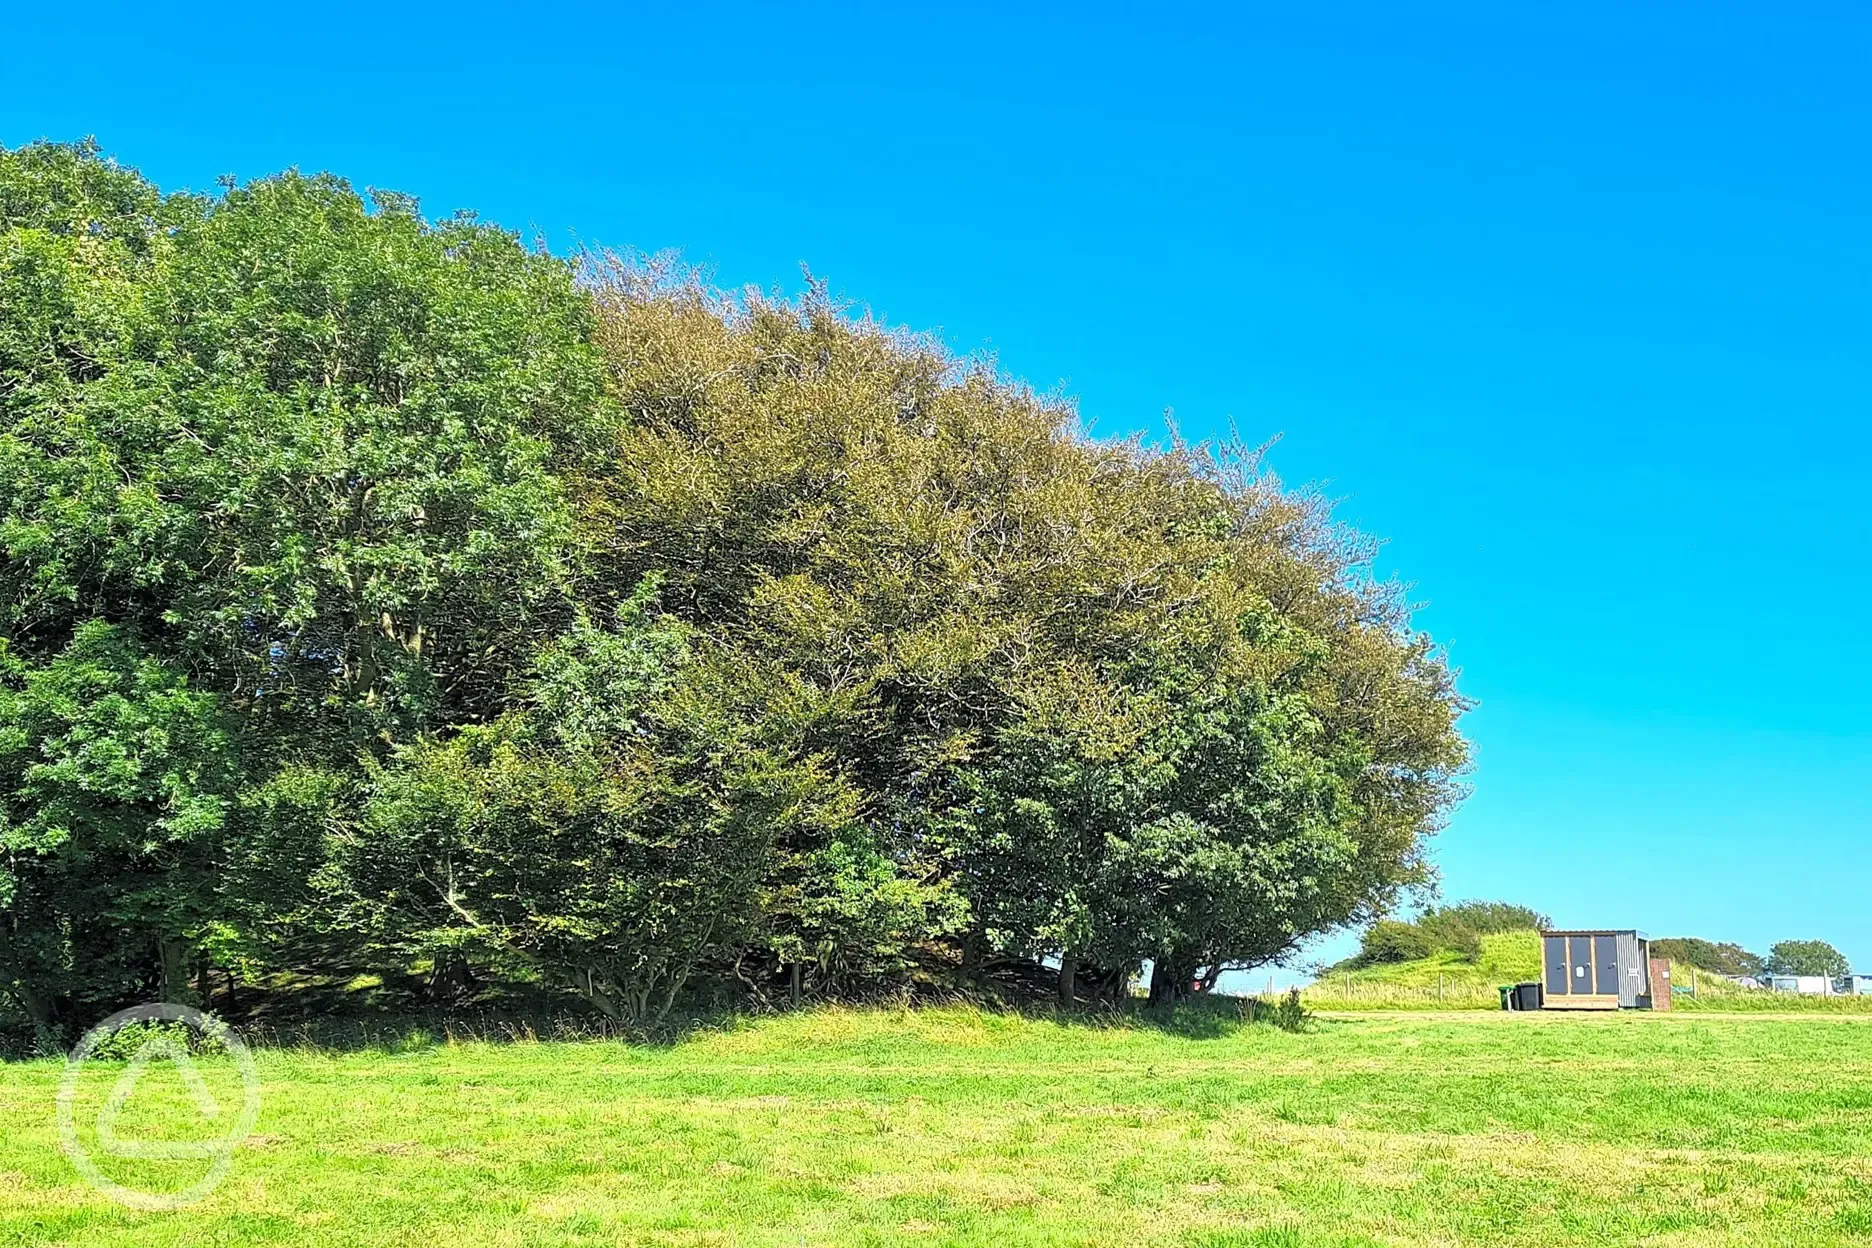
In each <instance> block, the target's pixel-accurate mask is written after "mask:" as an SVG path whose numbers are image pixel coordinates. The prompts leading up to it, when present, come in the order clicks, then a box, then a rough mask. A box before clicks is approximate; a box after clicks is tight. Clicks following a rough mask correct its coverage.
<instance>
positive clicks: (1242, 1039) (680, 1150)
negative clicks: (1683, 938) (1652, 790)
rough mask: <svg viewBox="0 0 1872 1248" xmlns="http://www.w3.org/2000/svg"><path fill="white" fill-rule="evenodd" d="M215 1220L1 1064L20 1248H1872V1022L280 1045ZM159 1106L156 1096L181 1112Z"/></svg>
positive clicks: (813, 1024)
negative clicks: (100, 1179) (84, 1163)
mask: <svg viewBox="0 0 1872 1248" xmlns="http://www.w3.org/2000/svg"><path fill="white" fill-rule="evenodd" d="M259 1065H260V1072H261V1075H262V1079H263V1090H264V1095H265V1108H264V1110H263V1112H262V1114H261V1117H260V1121H259V1125H258V1127H257V1129H256V1135H255V1137H254V1139H253V1140H252V1141H250V1143H249V1144H248V1146H247V1147H245V1148H244V1149H242V1150H241V1152H240V1153H239V1154H238V1155H237V1158H236V1164H235V1166H234V1169H233V1173H232V1175H231V1176H230V1178H229V1179H228V1181H227V1183H226V1184H225V1185H224V1186H223V1187H222V1188H221V1190H220V1191H218V1192H217V1193H216V1194H215V1195H214V1196H212V1197H210V1198H209V1199H208V1200H207V1201H206V1202H205V1203H203V1204H202V1205H200V1206H197V1207H196V1208H194V1209H192V1210H189V1211H186V1212H182V1213H176V1214H145V1213H135V1212H130V1211H127V1210H123V1209H119V1208H117V1207H116V1206H114V1205H111V1204H109V1203H108V1202H106V1201H104V1200H103V1199H102V1198H101V1197H100V1196H98V1195H97V1194H96V1193H94V1192H92V1191H91V1190H90V1189H89V1188H87V1187H85V1186H84V1185H83V1184H82V1183H81V1182H80V1181H79V1180H78V1179H77V1178H76V1176H75V1175H74V1174H73V1173H72V1171H71V1170H70V1168H69V1167H68V1166H67V1164H66V1163H65V1161H64V1159H63V1158H62V1157H61V1156H60V1155H59V1154H58V1152H57V1148H56V1144H55V1141H54V1133H53V1124H52V1112H51V1107H52V1100H53V1093H54V1090H55V1088H56V1085H57V1082H58V1076H59V1072H60V1067H59V1066H58V1064H56V1063H50V1062H36V1063H27V1064H21V1065H13V1066H7V1067H0V1115H4V1121H5V1122H6V1123H7V1124H8V1125H9V1128H10V1130H9V1131H8V1132H7V1133H6V1135H5V1136H4V1137H0V1243H22V1244H71V1245H87V1246H88V1245H103V1246H112V1245H124V1246H127V1245H133V1244H134V1245H138V1246H139V1248H142V1246H145V1245H147V1246H150V1248H164V1246H167V1245H182V1244H228V1245H234V1244H294V1245H300V1244H321V1245H323V1244H341V1245H380V1244H381V1245H390V1244H396V1245H406V1244H422V1245H437V1246H440V1245H453V1244H477V1245H479V1244H489V1245H575V1244H576V1245H599V1244H607V1245H608V1244H687V1245H700V1244H744V1243H745V1244H760V1245H782V1244H787V1245H793V1244H826V1245H846V1244H860V1245H867V1244H868V1245H895V1244H970V1245H995V1246H996V1248H1006V1246H1008V1245H1022V1244H1049V1245H1056V1244H1099V1245H1133V1244H1147V1243H1168V1244H1177V1245H1192V1246H1196V1245H1211V1246H1221V1245H1244V1244H1256V1245H1269V1244H1295V1245H1378V1244H1383V1245H1418V1244H1421V1245H1433V1244H1434V1245H1452V1244H1475V1245H1482V1244H1582V1245H1584V1244H1596V1245H1597V1244H1630V1243H1640V1242H1654V1243H1658V1244H1669V1245H1703V1244H1721V1245H1757V1244H1776V1245H1809V1244H1835V1243H1839V1244H1845V1243H1862V1242H1865V1237H1866V1235H1867V1233H1868V1232H1869V1231H1872V1182H1869V1181H1868V1175H1867V1173H1866V1172H1865V1168H1864V1161H1863V1159H1864V1158H1865V1157H1866V1156H1868V1155H1872V1026H1868V1025H1867V1024H1866V1023H1865V1022H1864V1021H1860V1020H1855V1019H1851V1018H1840V1017H1830V1016H1823V1015H1816V1016H1812V1017H1809V1018H1803V1019H1792V1020H1790V1019H1776V1018H1759V1019H1754V1018H1718V1017H1715V1016H1713V1015H1709V1014H1676V1015H1655V1016H1652V1015H1633V1014H1622V1015H1598V1016H1578V1015H1574V1016H1559V1015H1541V1014H1535V1015H1517V1014H1500V1013H1483V1012H1472V1013H1469V1014H1467V1015H1433V1014H1419V1015H1411V1014H1386V1015H1364V1016H1360V1017H1354V1018H1328V1019H1324V1020H1321V1021H1320V1022H1319V1023H1318V1024H1317V1027H1316V1029H1315V1030H1314V1031H1312V1032H1309V1033H1306V1034H1300V1035H1290V1034H1287V1033H1284V1032H1280V1031H1277V1030H1275V1029H1273V1028H1271V1027H1266V1026H1259V1025H1257V1026H1241V1025H1238V1024H1234V1023H1232V1022H1228V1021H1226V1020H1221V1021H1214V1022H1213V1025H1208V1026H1198V1025H1194V1024H1192V1025H1191V1026H1189V1027H1187V1028H1185V1034H1178V1033H1176V1032H1173V1031H1165V1030H1159V1029H1155V1028H1152V1027H1150V1026H1147V1025H1143V1024H1140V1023H1135V1022H1124V1021H1116V1022H1114V1021H1107V1022H1104V1023H1099V1022H1078V1021H1073V1022H1067V1023H1061V1022H1055V1021H1052V1020H1049V1019H1045V1018H1033V1017H1022V1016H1018V1015H1011V1014H997V1013H992V1012H984V1011H979V1010H974V1009H966V1008H951V1009H930V1010H922V1011H906V1010H870V1011H866V1010H843V1009H825V1010H814V1011H807V1012H803V1013H800V1014H796V1015H790V1016H782V1017H778V1018H771V1019H767V1020H763V1021H760V1022H752V1023H743V1024H737V1025H732V1026H728V1027H725V1028H723V1029H720V1030H716V1031H710V1032H705V1033H700V1034H697V1035H695V1036H693V1037H691V1038H690V1039H688V1040H686V1041H684V1042H682V1043H680V1044H676V1045H672V1046H667V1047H648V1046H630V1045H624V1044H620V1043H615V1042H591V1043H573V1044H528V1043H521V1044H483V1043H469V1044H455V1045H450V1044H433V1045H424V1044H421V1043H416V1044H410V1045H406V1046H401V1047H395V1046H391V1047H386V1048H382V1049H377V1050H372V1051H363V1052H355V1053H331V1052H318V1051H291V1050H287V1051H263V1052H261V1053H260V1054H259ZM168 1095H170V1096H174V1095H175V1094H174V1091H173V1089H171V1090H170V1091H169V1093H168Z"/></svg>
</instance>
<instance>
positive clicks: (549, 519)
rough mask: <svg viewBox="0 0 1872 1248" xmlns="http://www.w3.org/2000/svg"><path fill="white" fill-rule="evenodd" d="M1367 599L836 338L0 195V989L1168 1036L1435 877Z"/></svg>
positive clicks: (781, 306) (1455, 701)
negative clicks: (1108, 1014)
mask: <svg viewBox="0 0 1872 1248" xmlns="http://www.w3.org/2000/svg"><path fill="white" fill-rule="evenodd" d="M1370 554H1371V545H1370V543H1368V542H1366V541H1365V540H1364V539H1362V538H1360V537H1359V536H1358V535H1356V534H1353V533H1350V532H1349V531H1346V530H1345V529H1343V528H1341V527H1340V526H1338V525H1336V524H1335V523H1333V521H1332V519H1331V517H1330V515H1329V514H1328V512H1327V509H1326V508H1325V507H1324V506H1323V505H1321V504H1320V503H1319V501H1318V500H1317V499H1315V498H1312V497H1310V496H1308V495H1305V494H1301V493H1294V492H1290V491H1287V490H1284V489H1283V488H1281V487H1280V485H1279V484H1278V483H1277V482H1276V481H1274V480H1273V479H1272V477H1271V476H1269V475H1267V474H1266V473H1265V472H1263V471H1262V470H1261V468H1260V464H1259V460H1258V457H1257V456H1256V455H1255V454H1254V453H1252V452H1251V451H1248V450H1247V449H1246V448H1243V447H1240V446H1236V445H1228V444H1225V445H1205V446H1189V445H1184V444H1182V443H1175V444H1173V445H1171V446H1168V447H1150V446H1147V445H1145V444H1143V443H1141V442H1139V441H1136V440H1133V441H1128V442H1111V441H1101V440H1097V439H1094V438H1091V437H1088V436H1086V435H1085V434H1084V433H1083V432H1082V431H1081V430H1080V428H1079V426H1078V423H1077V420H1076V417H1075V415H1074V413H1073V411H1072V409H1071V408H1070V406H1069V405H1067V404H1065V403H1063V402H1060V401H1056V400H1053V399H1049V398H1047V397H1044V396H1040V395H1037V394H1035V393H1034V392H1032V391H1031V390H1029V389H1027V388H1025V387H1023V386H1021V385H1018V384H1015V383H1012V382H1009V381H1008V380H1006V379H1004V378H1003V377H1001V376H1000V375H998V374H997V372H996V371H995V370H994V368H993V367H992V366H991V364H990V363H988V362H983V361H968V360H959V359H956V358H954V357H952V356H950V355H949V354H947V353H946V352H945V351H944V350H942V349H941V347H940V346H939V345H938V344H936V343H934V342H931V341H928V340H925V339H921V338H918V337H915V336H912V335H907V334H904V333H902V332H899V331H894V330H891V329H889V328H888V327H885V326H881V325H879V324H877V323H875V322H873V321H872V320H870V319H869V318H867V317H864V316H859V315H854V314H852V313H851V312H850V311H849V310H847V309H845V308H842V307H840V306H838V305H836V304H835V303H834V302H833V301H831V300H830V299H829V298H828V297H827V295H826V294H825V292H824V290H823V288H821V287H818V286H813V287H811V288H810V289H809V290H808V291H807V293H806V294H805V295H804V296H802V297H801V298H799V299H792V300H789V299H783V298H780V297H778V296H771V295H765V294H761V293H757V292H740V293H728V292H721V291H717V290H714V289H712V288H710V287H708V286H707V285H706V284H704V283H703V282H701V281H700V280H699V279H697V278H696V277H695V276H694V275H693V274H690V273H687V272H686V271H683V270H681V269H679V268H677V267H675V266H673V265H669V264H657V263H647V262H641V261H634V260H627V259H618V258H615V257H606V256H597V255H588V256H583V257H579V258H576V259H574V260H571V261H568V260H563V259H560V258H556V257H554V256H551V255H549V254H546V253H544V252H543V251H539V250H535V249H530V248H528V247H526V246H524V245H523V244H522V242H521V241H520V240H519V239H518V238H517V237H515V236H514V235H512V234H510V233H508V232H506V231H503V230H500V229H498V228H495V227H493V226H490V225H487V224H484V223H481V222H479V221H477V220H475V219H474V218H473V217H471V216H467V215H458V216H456V217H453V218H450V219H447V220H444V221H440V222H431V221H429V220H426V219H425V218H424V217H423V216H422V215H421V214H420V212H419V211H418V207H417V205H416V204H415V203H414V202H413V201H411V200H409V199H408V198H406V197H403V196H399V195H395V194H390V193H386V192H373V193H372V195H371V196H369V197H365V196H360V195H359V194H357V193H356V192H355V191H353V190H352V188H351V187H350V186H349V185H347V184H346V183H345V182H343V181H342V180H341V179H338V178H335V177H332V176H330V175H319V176H305V175H301V174H299V173H286V174H281V175H278V176H276V177H271V178H266V179H262V180H259V181H256V182H252V183H249V184H247V185H244V186H239V185H233V184H229V185H227V186H224V187H223V188H222V189H221V190H220V191H219V193H217V194H214V195H211V196H203V195H180V194H170V195H164V194H162V193H160V192H159V191H158V190H157V188H155V187H153V186H151V185H150V184H149V183H148V182H147V181H145V180H144V179H142V178H141V177H140V176H138V175H137V174H136V173H134V172H133V171H131V170H128V169H125V168H123V167H120V166H118V165H116V164H115V163H113V162H111V161H109V160H107V159H104V158H103V157H102V156H101V155H100V154H99V152H98V150H97V149H96V147H95V146H94V145H90V144H79V145H56V144H37V145H33V146H29V147H26V148H21V149H18V150H15V151H0V924H3V927H0V988H4V989H5V993H6V995H7V996H8V997H9V998H10V999H11V1002H12V1003H13V1006H14V1007H15V1008H17V1009H18V1010H19V1011H20V1012H21V1013H22V1015H23V1016H24V1017H26V1018H28V1019H30V1020H31V1022H32V1023H33V1024H34V1025H35V1026H37V1027H38V1028H39V1029H40V1030H41V1031H42V1032H45V1031H48V1030H50V1031H58V1030H60V1029H69V1028H71V1027H73V1026H76V1025H79V1024H81V1023H83V1022H85V1021H87V1020H89V1019H91V1018H93V1017H95V1016H96V1015H98V1014H100V1013H102V1012H105V1011H107V1010H108V1009H109V1008H112V1007H114V1006H115V1005H117V1004H119V1003H122V1002H124V1001H127V1000H131V999H135V998H136V997H138V996H139V995H149V994H154V993H162V994H164V995H168V996H171V997H174V996H177V995H185V994H187V993H190V992H199V991H201V990H202V987H203V986H204V985H205V984H206V983H207V982H208V981H207V978H206V976H207V973H208V970H209V968H210V967H215V968H219V969H221V970H223V971H225V972H227V973H228V974H229V975H230V976H236V977H239V978H242V979H246V980H253V981H257V980H259V979H260V978H262V977H264V976H267V975H269V974H271V973H273V972H279V971H296V972H307V971H313V970H320V969H338V968H342V969H346V970H369V969H375V970H377V971H379V972H381V973H384V974H395V975H404V976H411V977H416V976H420V977H423V979H422V982H423V983H424V984H425V987H424V989H423V991H427V992H432V993H440V994H447V993H460V992H471V991H478V990H483V989H486V988H488V987H489V986H490V985H493V986H498V985H501V984H514V983H524V984H533V985H536V986H540V987H542V988H548V989H551V990H554V991H567V992H572V993H576V994H577V995H578V996H580V997H581V998H583V999H584V1000H585V1001H587V1002H589V1003H590V1005H591V1006H592V1007H593V1008H595V1009H598V1010H601V1011H603V1012H605V1013H607V1014H611V1015H614V1016H616V1017H620V1018H628V1019H639V1020H640V1019H645V1018H651V1017H655V1016H658V1015H660V1014H661V1013H662V1012H664V1011H666V1010H668V1009H669V1008H671V1005H672V1003H673V1002H674V1001H675V1000H677V999H678V998H679V997H680V996H681V994H683V993H684V992H686V991H694V990H697V988H698V986H699V985H716V986H719V987H720V988H722V989H723V990H732V991H735V992H740V993H744V994H746V995H748V996H751V997H753V998H754V999H756V1000H761V999H765V998H767V997H768V996H769V995H770V994H772V993H775V992H777V991H782V990H798V988H799V987H800V986H801V985H804V987H805V988H806V989H807V990H810V991H815V992H825V993H843V992H854V991H865V990H868V989H871V988H874V987H878V986H885V985H892V984H905V983H915V982H929V981H942V982H955V981H958V980H968V979H971V978H979V977H982V976H992V975H994V974H996V973H997V971H998V970H1004V969H1006V968H1010V967H1021V966H1025V967H1028V968H1034V969H1037V968H1038V967H1039V966H1040V965H1041V962H1042V960H1056V961H1057V962H1058V963H1059V964H1060V965H1062V966H1063V968H1064V973H1063V975H1062V977H1061V987H1062V990H1063V991H1064V992H1065V993H1066V994H1068V995H1071V994H1073V993H1076V992H1079V991H1082V990H1083V991H1106V990H1112V989H1113V987H1114V986H1119V985H1122V984H1123V983H1125V982H1127V981H1128V978H1129V976H1130V975H1131V974H1133V973H1134V972H1135V971H1136V969H1137V967H1138V966H1139V965H1141V964H1142V963H1143V962H1144V961H1146V960H1148V961H1151V962H1153V963H1154V964H1155V965H1156V966H1157V968H1158V973H1157V982H1156V983H1155V984H1154V990H1155V992H1156V994H1157V995H1159V996H1174V995H1177V994H1179V993H1181V992H1184V991H1188V990H1190V988H1191V987H1192V986H1198V987H1199V986H1201V985H1203V984H1204V983H1213V979H1214V974H1215V973H1216V972H1217V971H1218V970H1219V969H1220V968H1222V967H1224V966H1228V965H1237V964H1244V963H1251V962H1255V961H1260V960H1264V959H1267V958H1269V957H1272V956H1276V955H1279V954H1281V953H1283V952H1285V951H1287V950H1289V949H1291V948H1293V947H1294V946H1295V945H1296V944H1297V943H1298V942H1299V941H1301V940H1303V939H1305V938H1306V937H1307V936H1309V935H1312V934H1315V933H1318V932H1321V931H1324V930H1328V929H1330V928H1333V927H1337V926H1341V925H1344V924H1348V923H1355V922H1361V921H1365V920H1368V919H1370V918H1372V917H1374V916H1375V915H1377V914H1379V913H1381V912H1383V911H1384V910H1386V909H1387V908H1388V907H1389V906H1391V905H1392V904H1393V903H1394V902H1395V900H1396V898H1397V897H1398V895H1399V894H1400V891H1401V890H1404V889H1407V888H1410V887H1412V886H1414V885H1418V884H1422V883H1424V882H1425V881H1427V880H1428V878H1429V868H1428V866H1427V863H1426V859H1425V856H1424V846H1425V838H1426V837H1427V836H1428V835H1429V834H1430V833H1431V832H1433V831H1434V830H1435V829H1436V827H1437V826H1438V824H1439V821H1440V820H1441V818H1442V817H1443V816H1444V814H1445V812H1446V811H1447V810H1448V808H1449V806H1450V804H1451V802H1452V801H1453V800H1455V798H1456V797H1457V796H1458V785H1457V779H1458V776H1459V774H1460V772H1461V770H1462V768H1463V765H1464V761H1465V746H1464V743H1463V741H1462V739H1461V737H1460V735H1459V734H1458V731H1457V726H1456V725H1457V719H1458V717H1459V715H1460V713H1461V711H1462V709H1463V706H1464V703H1463V700H1462V698H1461V697H1460V695H1459V694H1458V693H1457V692H1456V690H1455V686H1454V682H1453V677H1452V673H1451V671H1450V669H1449V667H1448V665H1447V664H1446V662H1445V661H1444V659H1443V657H1442V655H1441V653H1440V652H1439V651H1438V650H1437V649H1436V647H1435V646H1434V645H1433V643H1432V642H1431V641H1430V640H1429V639H1428V638H1426V637H1423V636H1421V635H1420V634H1418V633H1416V632H1415V631H1414V630H1413V629H1412V628H1411V626H1410V621H1409V614H1408V610H1407V608H1406V604H1405V603H1404V602H1403V600H1402V598H1401V597H1400V593H1399V591H1398V589H1397V587H1396V586H1395V585H1391V584H1388V583H1382V582H1379V581H1376V580H1374V579H1373V578H1372V576H1371V575H1370ZM411 982H415V980H414V979H412V980H411Z"/></svg>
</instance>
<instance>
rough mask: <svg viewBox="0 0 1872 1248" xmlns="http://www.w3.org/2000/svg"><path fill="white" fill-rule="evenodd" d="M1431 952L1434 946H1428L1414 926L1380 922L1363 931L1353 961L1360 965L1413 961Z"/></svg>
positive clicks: (1426, 936) (1426, 938)
mask: <svg viewBox="0 0 1872 1248" xmlns="http://www.w3.org/2000/svg"><path fill="white" fill-rule="evenodd" d="M1435 952H1436V946H1435V945H1434V944H1432V943H1431V941H1430V934H1429V933H1428V932H1426V931H1424V929H1423V928H1421V927H1419V926H1417V925H1416V924H1415V923H1405V922H1401V921H1399V920H1397V919H1380V920H1378V921H1377V922H1376V923H1373V924H1372V925H1371V926H1370V927H1368V928H1366V929H1365V935H1364V936H1363V937H1362V938H1361V939H1360V941H1359V953H1358V958H1357V959H1356V961H1357V964H1358V965H1361V966H1376V965H1382V964H1384V963H1387V962H1415V961H1417V960H1419V959H1421V958H1427V957H1429V956H1430V955H1431V954H1433V953H1435Z"/></svg>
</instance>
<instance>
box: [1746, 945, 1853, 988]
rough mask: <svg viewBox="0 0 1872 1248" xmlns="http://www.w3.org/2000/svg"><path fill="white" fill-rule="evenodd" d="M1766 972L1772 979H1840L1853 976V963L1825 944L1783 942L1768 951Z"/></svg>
mask: <svg viewBox="0 0 1872 1248" xmlns="http://www.w3.org/2000/svg"><path fill="white" fill-rule="evenodd" d="M1762 969H1764V970H1766V971H1767V972H1768V973H1769V974H1770V975H1825V976H1826V977H1828V978H1829V979H1838V978H1839V977H1840V976H1842V975H1849V974H1851V973H1852V962H1851V961H1850V960H1849V959H1848V958H1847V957H1846V955H1845V954H1843V953H1841V952H1840V951H1839V950H1837V949H1835V948H1834V947H1833V946H1832V945H1829V944H1827V942H1826V941H1824V940H1780V941H1776V942H1775V943H1774V944H1772V945H1770V946H1769V947H1768V957H1767V958H1766V959H1765V960H1764V962H1763V965H1762Z"/></svg>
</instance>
